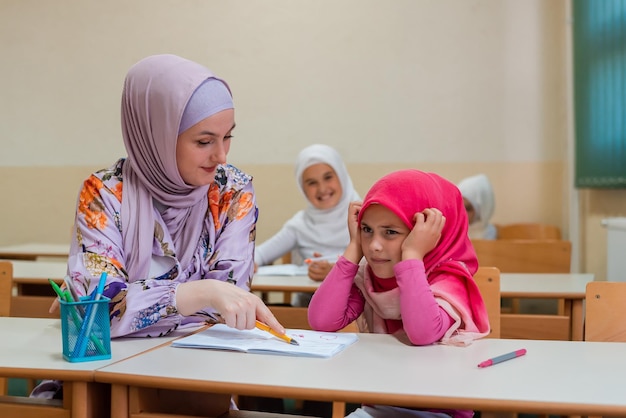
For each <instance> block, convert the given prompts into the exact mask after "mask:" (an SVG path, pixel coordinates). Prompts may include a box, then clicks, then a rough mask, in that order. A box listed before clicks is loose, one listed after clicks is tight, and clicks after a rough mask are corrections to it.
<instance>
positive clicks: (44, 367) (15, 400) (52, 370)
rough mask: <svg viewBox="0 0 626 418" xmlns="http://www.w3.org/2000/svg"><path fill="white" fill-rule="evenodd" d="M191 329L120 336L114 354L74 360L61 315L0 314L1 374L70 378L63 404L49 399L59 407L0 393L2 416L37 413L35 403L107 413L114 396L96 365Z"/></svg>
mask: <svg viewBox="0 0 626 418" xmlns="http://www.w3.org/2000/svg"><path fill="white" fill-rule="evenodd" d="M189 332H191V330H189V331H178V332H176V333H174V334H173V335H171V336H168V337H162V338H121V339H115V340H113V341H112V342H111V359H109V360H99V361H88V362H81V363H70V362H68V361H65V360H64V359H63V355H62V351H63V350H62V341H61V321H60V320H59V319H47V318H8V317H0V335H2V343H1V344H0V376H2V377H8V378H11V377H13V378H26V379H59V380H63V381H64V387H63V392H64V399H63V402H62V404H59V403H60V402H56V401H55V402H48V404H53V406H50V405H47V406H44V405H39V406H34V405H32V403H37V401H38V400H34V402H32V403H30V402H24V400H23V398H21V401H20V398H19V397H2V396H0V416H23V415H22V412H23V411H30V412H31V413H32V411H33V408H41V409H40V411H39V413H38V414H37V416H51V417H67V418H69V417H70V416H71V417H72V418H77V417H80V418H86V417H101V416H102V414H99V413H98V412H99V411H103V410H104V411H108V410H109V404H110V401H109V399H108V391H104V390H102V387H101V386H102V385H101V384H96V383H95V382H94V372H95V370H96V369H98V368H101V367H104V366H106V365H109V364H113V363H115V362H117V361H120V360H123V359H125V358H128V357H131V356H134V355H137V354H139V353H142V352H144V351H147V350H150V349H152V348H154V347H157V346H159V345H161V344H164V343H168V342H170V341H171V340H172V339H174V338H178V337H180V336H182V335H186V334H188V333H189ZM98 389H100V390H98ZM39 403H42V402H39ZM57 404H59V405H57ZM44 408H47V409H44ZM107 415H108V413H107ZM28 416H35V415H28Z"/></svg>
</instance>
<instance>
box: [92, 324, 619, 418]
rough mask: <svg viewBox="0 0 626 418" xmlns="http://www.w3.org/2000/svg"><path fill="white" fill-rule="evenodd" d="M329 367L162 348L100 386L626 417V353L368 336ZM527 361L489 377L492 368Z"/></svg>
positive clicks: (100, 375) (566, 345)
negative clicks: (415, 343) (484, 364)
mask: <svg viewBox="0 0 626 418" xmlns="http://www.w3.org/2000/svg"><path fill="white" fill-rule="evenodd" d="M359 337H360V339H359V341H358V342H357V343H355V344H353V345H352V346H350V347H348V348H347V349H346V350H344V351H343V352H341V353H339V354H338V355H336V356H334V357H332V358H329V359H314V358H302V357H287V356H272V355H262V354H245V353H235V352H226V351H218V350H209V349H184V348H173V347H171V346H163V347H160V348H158V349H156V350H151V351H148V352H145V353H143V354H142V355H140V356H136V357H132V358H129V359H127V360H124V361H122V362H119V363H115V364H112V365H109V366H106V367H103V368H102V369H99V370H97V371H96V373H95V379H96V382H103V383H112V384H118V385H129V386H140V387H157V388H170V389H181V390H191V391H194V390H195V391H205V392H214V393H235V394H244V395H255V396H274V397H288V398H291V397H293V398H295V399H314V400H315V399H317V400H324V401H330V400H334V401H347V402H355V403H359V402H369V403H378V404H392V405H404V406H412V407H433V408H436V407H440V408H441V407H444V408H459V409H462V408H465V409H477V410H493V411H519V412H529V413H552V414H571V415H592V414H607V415H608V414H614V415H615V414H622V415H624V414H626V396H624V393H625V392H624V385H623V379H624V376H626V356H625V355H624V353H625V352H626V343H590V342H575V341H538V340H499V339H483V340H480V341H476V342H474V343H473V344H472V345H470V346H469V347H452V346H443V345H432V346H426V347H411V346H407V345H404V344H402V343H400V342H398V341H397V340H396V339H395V338H393V337H392V336H389V335H374V334H360V336H359ZM520 348H526V349H527V350H528V354H527V355H525V356H523V357H520V358H516V359H513V360H510V361H506V362H504V363H500V364H497V365H494V366H492V367H488V368H484V369H481V368H478V367H477V364H478V363H479V362H481V361H483V360H486V359H488V358H491V357H494V356H497V355H501V354H504V353H508V352H511V351H514V350H517V349H520Z"/></svg>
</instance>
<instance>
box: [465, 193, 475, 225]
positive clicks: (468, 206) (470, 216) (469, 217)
mask: <svg viewBox="0 0 626 418" xmlns="http://www.w3.org/2000/svg"><path fill="white" fill-rule="evenodd" d="M463 205H465V211H466V212H467V222H468V223H469V224H470V225H471V224H473V223H474V218H475V217H476V211H475V210H474V206H472V204H471V203H470V201H469V200H467V199H466V198H463Z"/></svg>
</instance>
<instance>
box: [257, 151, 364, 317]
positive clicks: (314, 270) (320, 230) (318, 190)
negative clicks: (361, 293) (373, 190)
mask: <svg viewBox="0 0 626 418" xmlns="http://www.w3.org/2000/svg"><path fill="white" fill-rule="evenodd" d="M295 175H296V182H297V184H298V188H299V189H300V191H301V192H302V195H303V196H304V197H305V198H306V200H307V204H306V208H305V209H304V210H301V211H299V212H297V213H296V214H295V215H294V216H293V217H292V218H291V219H289V220H288V221H287V222H285V224H284V225H283V227H282V228H281V230H280V231H278V232H277V233H276V234H275V235H274V236H272V237H271V238H270V239H268V240H267V241H265V242H263V243H262V244H261V245H258V246H257V247H256V250H255V255H254V261H255V263H256V264H257V265H258V266H263V265H267V264H271V263H273V262H274V261H275V260H276V259H278V258H280V257H282V256H283V255H284V254H286V253H292V254H293V256H294V257H293V258H292V260H294V261H296V259H297V260H298V261H300V262H301V261H302V260H306V259H309V258H315V257H320V256H324V257H326V256H328V257H334V256H337V257H338V256H339V255H340V254H343V251H344V250H345V248H346V246H347V245H348V242H349V241H350V236H349V233H348V227H347V225H346V219H345V218H346V217H345V214H346V211H347V210H348V206H349V205H350V202H352V201H355V200H360V197H359V194H358V193H357V192H356V190H354V186H353V185H352V179H351V178H350V175H349V174H348V170H347V168H346V166H345V164H344V162H343V160H342V158H341V156H340V155H339V153H338V152H337V151H336V150H335V149H334V148H332V147H330V146H328V145H323V144H314V145H310V146H308V147H306V148H304V149H303V150H302V151H300V154H299V155H298V158H297V160H296V166H295ZM332 264H334V262H333V261H327V260H322V261H318V262H313V263H311V264H310V265H309V277H311V278H312V279H314V280H323V279H324V278H325V277H326V274H328V272H329V271H330V269H331V267H332ZM305 295H307V296H308V297H307V296H305ZM296 297H297V300H296V301H294V303H295V304H296V305H298V306H306V305H308V300H309V299H310V295H308V294H304V295H300V294H298V295H296Z"/></svg>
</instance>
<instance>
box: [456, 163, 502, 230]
mask: <svg viewBox="0 0 626 418" xmlns="http://www.w3.org/2000/svg"><path fill="white" fill-rule="evenodd" d="M458 188H459V190H461V194H462V195H463V202H464V203H465V210H467V218H468V221H469V231H468V233H469V236H470V238H471V239H496V238H497V237H498V236H497V235H498V230H497V229H496V226H495V225H493V224H492V223H491V217H492V216H493V212H494V210H495V204H496V202H495V198H494V194H493V188H492V187H491V182H490V181H489V178H488V177H487V176H486V175H484V174H477V175H475V176H471V177H467V178H465V179H463V180H461V181H460V182H459V184H458Z"/></svg>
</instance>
